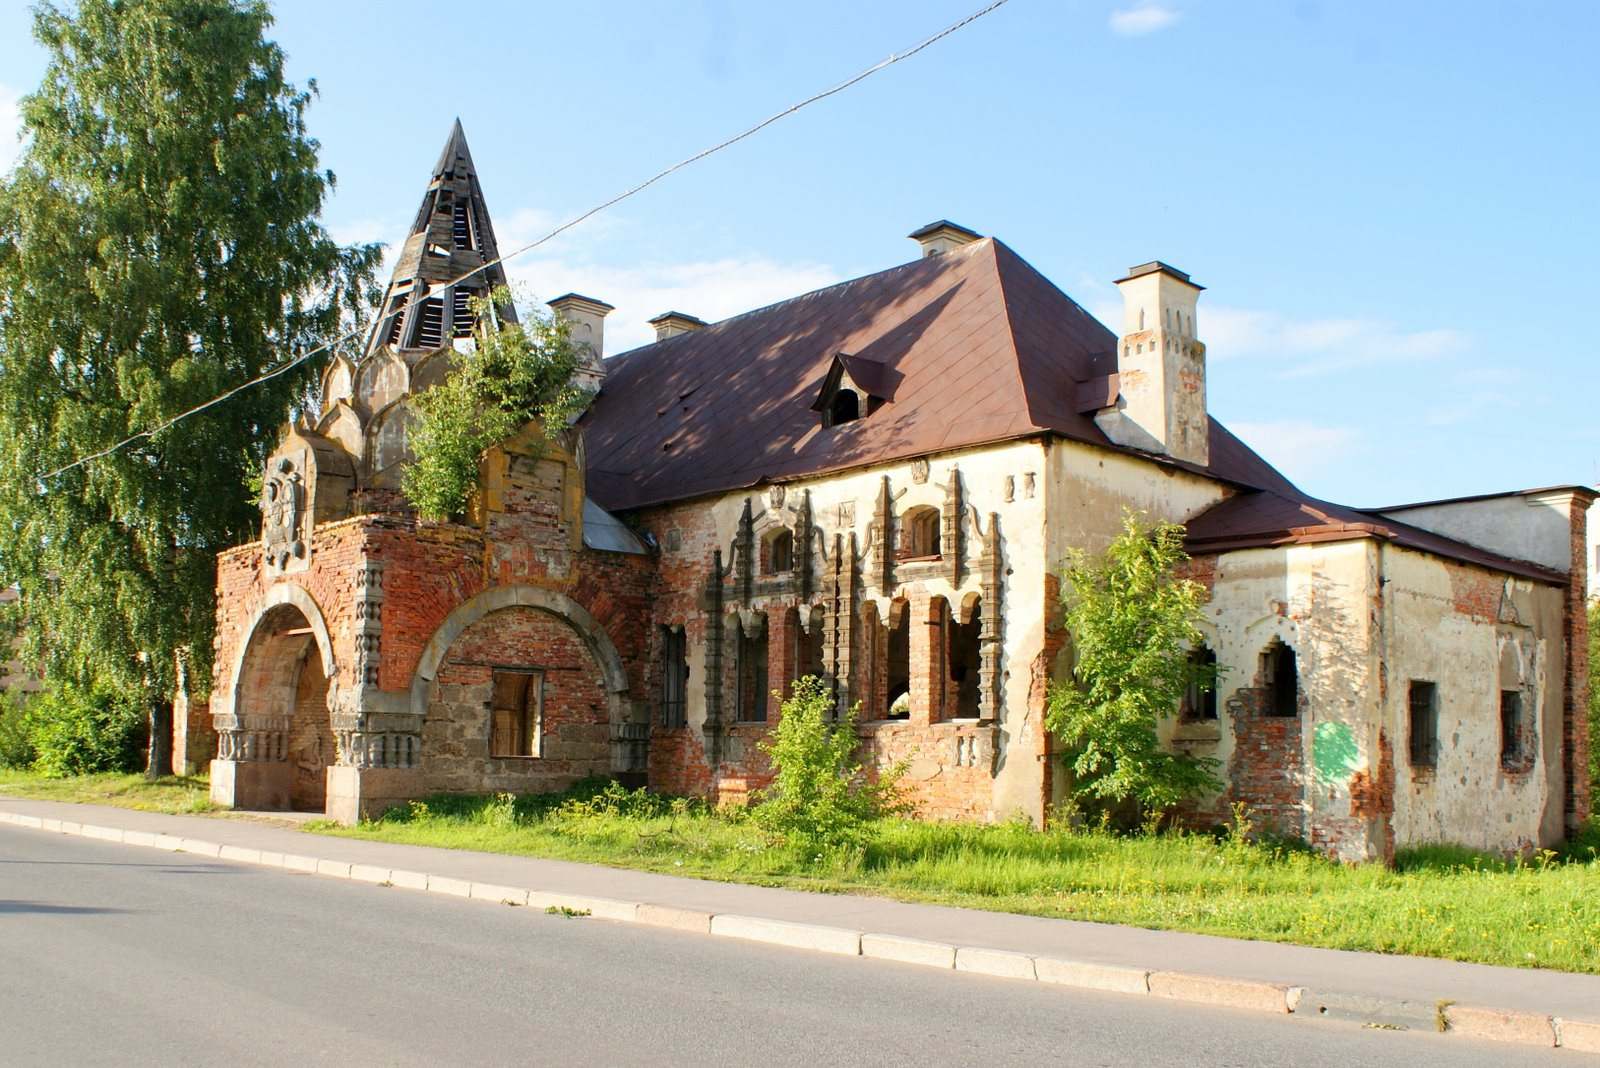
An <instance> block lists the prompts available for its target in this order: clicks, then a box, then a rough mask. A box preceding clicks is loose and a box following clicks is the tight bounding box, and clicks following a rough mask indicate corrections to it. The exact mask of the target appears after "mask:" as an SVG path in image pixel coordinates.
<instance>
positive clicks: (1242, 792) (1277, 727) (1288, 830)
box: [1227, 680, 1306, 836]
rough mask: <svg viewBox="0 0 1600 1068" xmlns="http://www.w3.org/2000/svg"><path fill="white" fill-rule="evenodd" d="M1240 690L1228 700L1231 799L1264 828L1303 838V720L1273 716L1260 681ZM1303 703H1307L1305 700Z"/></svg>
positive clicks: (1298, 717) (1304, 830) (1293, 717)
mask: <svg viewBox="0 0 1600 1068" xmlns="http://www.w3.org/2000/svg"><path fill="white" fill-rule="evenodd" d="M1257 682H1258V685H1256V686H1242V687H1240V688H1239V689H1238V690H1237V691H1235V692H1234V694H1233V696H1231V697H1229V698H1228V700H1227V714H1228V716H1229V717H1230V718H1231V720H1232V721H1233V732H1234V748H1233V760H1232V763H1231V765H1230V767H1229V769H1228V778H1229V781H1230V783H1231V784H1232V794H1233V798H1234V800H1236V801H1240V802H1243V803H1244V804H1245V805H1246V806H1247V808H1248V809H1249V812H1250V816H1251V819H1253V820H1254V821H1255V822H1256V823H1257V824H1259V825H1261V826H1263V827H1270V828H1272V829H1274V830H1277V831H1281V832H1283V833H1285V834H1293V835H1300V836H1304V835H1305V833H1306V812H1305V790H1306V787H1305V778H1306V771H1305V743H1304V722H1303V719H1302V716H1272V715H1268V712H1269V711H1270V698H1269V694H1268V691H1267V689H1266V687H1265V686H1264V685H1261V684H1260V682H1261V680H1257ZM1302 700H1303V699H1302Z"/></svg>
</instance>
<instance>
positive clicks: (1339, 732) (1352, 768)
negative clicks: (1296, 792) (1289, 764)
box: [1311, 723, 1361, 786]
mask: <svg viewBox="0 0 1600 1068" xmlns="http://www.w3.org/2000/svg"><path fill="white" fill-rule="evenodd" d="M1360 766H1361V751H1360V750H1359V749H1358V748H1356V737H1355V734H1354V733H1352V732H1351V730H1350V725H1349V724H1347V723H1319V724H1317V730H1316V736H1315V737H1314V738H1313V739H1312V742H1311V768H1312V771H1313V772H1314V773H1315V774H1316V778H1317V782H1319V783H1323V784H1334V785H1339V786H1343V785H1344V784H1345V783H1347V782H1349V781H1350V776H1352V775H1354V774H1355V773H1356V769H1357V768H1359V767H1360Z"/></svg>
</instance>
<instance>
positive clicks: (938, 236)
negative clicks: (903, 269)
mask: <svg viewBox="0 0 1600 1068" xmlns="http://www.w3.org/2000/svg"><path fill="white" fill-rule="evenodd" d="M906 236H907V237H909V238H910V239H911V240H913V241H915V242H916V243H917V244H919V245H921V246H922V258H923V259H927V258H928V257H929V256H937V255H938V254H939V253H941V252H948V251H950V250H951V249H953V248H960V247H961V246H962V245H970V244H972V243H973V242H974V241H978V240H981V239H982V237H983V235H982V234H980V233H978V232H976V231H974V230H968V229H967V228H966V227H965V226H957V225H956V224H955V223H953V222H951V221H950V220H948V219H940V220H939V221H938V222H936V223H929V224H928V225H927V226H924V227H923V228H922V229H920V230H913V231H911V232H910V233H909V234H907V235H906Z"/></svg>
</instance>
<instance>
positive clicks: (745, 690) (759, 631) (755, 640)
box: [734, 616, 767, 723]
mask: <svg viewBox="0 0 1600 1068" xmlns="http://www.w3.org/2000/svg"><path fill="white" fill-rule="evenodd" d="M734 627H735V629H736V630H737V631H738V634H739V640H738V646H737V649H736V651H735V654H734V660H735V665H734V667H735V670H736V672H737V674H738V690H737V702H738V717H739V722H741V723H765V722H766V721H767V617H766V616H757V617H756V622H755V623H754V624H753V625H752V627H751V630H752V631H753V632H754V633H749V632H747V631H746V630H745V628H744V627H743V626H741V625H739V624H738V623H735V624H734Z"/></svg>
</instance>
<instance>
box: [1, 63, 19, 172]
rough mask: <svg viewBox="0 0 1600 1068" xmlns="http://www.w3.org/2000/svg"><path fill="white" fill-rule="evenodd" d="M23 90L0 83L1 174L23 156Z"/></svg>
mask: <svg viewBox="0 0 1600 1068" xmlns="http://www.w3.org/2000/svg"><path fill="white" fill-rule="evenodd" d="M21 133H22V90H20V89H13V88H11V86H9V85H0V174H4V173H5V172H6V171H9V170H10V169H11V165H12V164H13V163H15V162H17V160H18V159H20V158H21V156H22V142H21V141H19V140H18V137H19V136H20V135H21Z"/></svg>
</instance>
